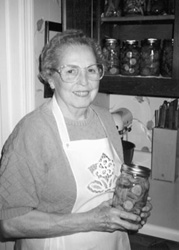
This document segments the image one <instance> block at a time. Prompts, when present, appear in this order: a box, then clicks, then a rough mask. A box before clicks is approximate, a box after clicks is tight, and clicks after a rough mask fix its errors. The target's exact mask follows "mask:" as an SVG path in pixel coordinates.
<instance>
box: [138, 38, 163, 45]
mask: <svg viewBox="0 0 179 250" xmlns="http://www.w3.org/2000/svg"><path fill="white" fill-rule="evenodd" d="M160 42H161V40H160V39H157V38H146V39H144V40H142V41H141V44H143V43H148V44H158V45H160Z"/></svg>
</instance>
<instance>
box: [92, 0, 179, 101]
mask: <svg viewBox="0 0 179 250" xmlns="http://www.w3.org/2000/svg"><path fill="white" fill-rule="evenodd" d="M170 1H173V0H170ZM97 2H98V5H97V9H96V13H97V24H98V29H97V30H98V36H97V38H98V41H99V42H100V43H101V45H102V41H103V38H105V37H111V38H116V39H119V40H121V41H122V40H127V39H132V40H133V39H135V40H139V41H140V40H142V39H145V38H154V37H155V38H159V39H161V40H163V39H167V38H168V39H171V38H174V50H173V72H172V77H170V78H167V77H161V76H159V77H141V76H137V77H124V76H121V75H105V76H104V78H103V79H102V80H101V84H100V89H99V91H100V92H102V93H109V94H122V95H141V96H154V97H171V98H176V97H177V98H178V97H179V56H178V55H179V36H178V30H179V1H178V0H175V13H174V14H171V15H160V16H159V15H158V16H154V15H152V16H130V17H129V16H121V17H104V15H102V13H103V12H104V9H102V5H101V0H97Z"/></svg>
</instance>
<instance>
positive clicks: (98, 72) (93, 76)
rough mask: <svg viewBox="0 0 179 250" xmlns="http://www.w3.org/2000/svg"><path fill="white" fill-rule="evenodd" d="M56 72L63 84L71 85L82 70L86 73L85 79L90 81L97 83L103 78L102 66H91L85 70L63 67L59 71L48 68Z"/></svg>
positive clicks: (72, 66) (75, 66)
mask: <svg viewBox="0 0 179 250" xmlns="http://www.w3.org/2000/svg"><path fill="white" fill-rule="evenodd" d="M50 69H51V70H53V71H55V72H57V73H58V74H59V75H60V76H61V78H62V80H63V81H64V82H68V83H73V82H74V81H76V80H77V79H78V78H79V76H80V73H81V71H82V70H85V71H86V75H87V78H88V79H89V80H91V81H98V80H100V79H102V78H103V76H104V66H103V64H93V65H90V66H88V67H85V68H81V67H79V66H77V65H63V66H61V67H60V69H55V68H50Z"/></svg>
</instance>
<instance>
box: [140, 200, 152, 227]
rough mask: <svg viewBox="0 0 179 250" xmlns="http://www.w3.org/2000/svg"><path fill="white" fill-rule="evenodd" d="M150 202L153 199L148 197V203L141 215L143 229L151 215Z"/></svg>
mask: <svg viewBox="0 0 179 250" xmlns="http://www.w3.org/2000/svg"><path fill="white" fill-rule="evenodd" d="M150 201H151V197H148V198H147V203H146V205H145V207H143V208H142V211H141V213H140V217H141V227H142V226H143V225H144V224H145V223H146V222H147V219H148V217H149V216H150V215H151V210H152V204H151V203H150Z"/></svg>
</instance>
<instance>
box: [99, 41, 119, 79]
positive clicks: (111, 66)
mask: <svg viewBox="0 0 179 250" xmlns="http://www.w3.org/2000/svg"><path fill="white" fill-rule="evenodd" d="M119 44H120V41H118V40H117V39H114V38H107V39H105V43H104V47H103V54H104V57H105V60H106V67H107V73H108V74H111V75H116V74H119Z"/></svg>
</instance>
